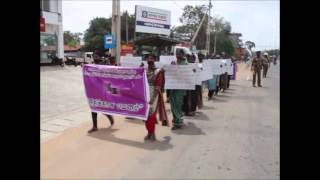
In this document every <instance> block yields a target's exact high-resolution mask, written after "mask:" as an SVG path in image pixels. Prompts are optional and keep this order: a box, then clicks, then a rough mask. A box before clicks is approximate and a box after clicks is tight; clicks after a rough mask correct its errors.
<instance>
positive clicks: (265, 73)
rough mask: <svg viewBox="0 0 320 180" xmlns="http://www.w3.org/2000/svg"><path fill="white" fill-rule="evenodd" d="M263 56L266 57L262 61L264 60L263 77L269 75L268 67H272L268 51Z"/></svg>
mask: <svg viewBox="0 0 320 180" xmlns="http://www.w3.org/2000/svg"><path fill="white" fill-rule="evenodd" d="M263 56H264V58H263V59H262V61H263V71H262V74H263V77H264V78H266V77H267V72H268V69H269V67H270V63H269V59H268V54H267V53H264V54H263Z"/></svg>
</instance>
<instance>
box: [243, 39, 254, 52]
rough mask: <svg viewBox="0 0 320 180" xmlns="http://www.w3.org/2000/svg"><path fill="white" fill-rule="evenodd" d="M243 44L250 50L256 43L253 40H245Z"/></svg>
mask: <svg viewBox="0 0 320 180" xmlns="http://www.w3.org/2000/svg"><path fill="white" fill-rule="evenodd" d="M244 44H245V45H246V46H247V48H248V49H249V50H250V51H252V48H254V47H256V44H255V43H254V42H252V41H246V42H245V43H244Z"/></svg>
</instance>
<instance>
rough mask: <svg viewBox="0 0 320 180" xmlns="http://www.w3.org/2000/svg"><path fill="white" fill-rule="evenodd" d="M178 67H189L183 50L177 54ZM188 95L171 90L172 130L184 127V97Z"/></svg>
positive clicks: (182, 91) (177, 90)
mask: <svg viewBox="0 0 320 180" xmlns="http://www.w3.org/2000/svg"><path fill="white" fill-rule="evenodd" d="M176 58H177V65H187V61H186V58H185V57H184V52H183V50H182V49H181V50H178V51H177V53H176ZM185 95H186V91H185V90H180V89H173V90H170V96H169V98H170V105H171V112H172V116H173V127H172V130H176V129H180V128H181V127H182V126H183V119H182V109H181V108H182V104H183V97H184V96H185Z"/></svg>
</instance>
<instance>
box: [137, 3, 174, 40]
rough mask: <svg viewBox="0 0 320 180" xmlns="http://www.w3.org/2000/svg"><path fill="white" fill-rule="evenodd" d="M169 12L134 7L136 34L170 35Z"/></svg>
mask: <svg viewBox="0 0 320 180" xmlns="http://www.w3.org/2000/svg"><path fill="white" fill-rule="evenodd" d="M170 26H171V12H170V11H167V10H163V9H156V8H151V7H145V6H138V5H136V32H143V33H151V34H164V35H170Z"/></svg>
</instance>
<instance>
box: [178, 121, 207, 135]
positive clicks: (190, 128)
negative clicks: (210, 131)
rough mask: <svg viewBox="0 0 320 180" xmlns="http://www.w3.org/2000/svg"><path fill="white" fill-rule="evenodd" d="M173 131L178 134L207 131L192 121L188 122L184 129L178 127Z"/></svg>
mask: <svg viewBox="0 0 320 180" xmlns="http://www.w3.org/2000/svg"><path fill="white" fill-rule="evenodd" d="M172 132H173V133H174V134H178V135H206V133H205V132H203V131H202V130H201V129H200V128H198V127H197V126H196V125H195V124H194V123H192V122H188V124H186V125H185V126H184V127H182V129H177V130H174V131H172Z"/></svg>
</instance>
